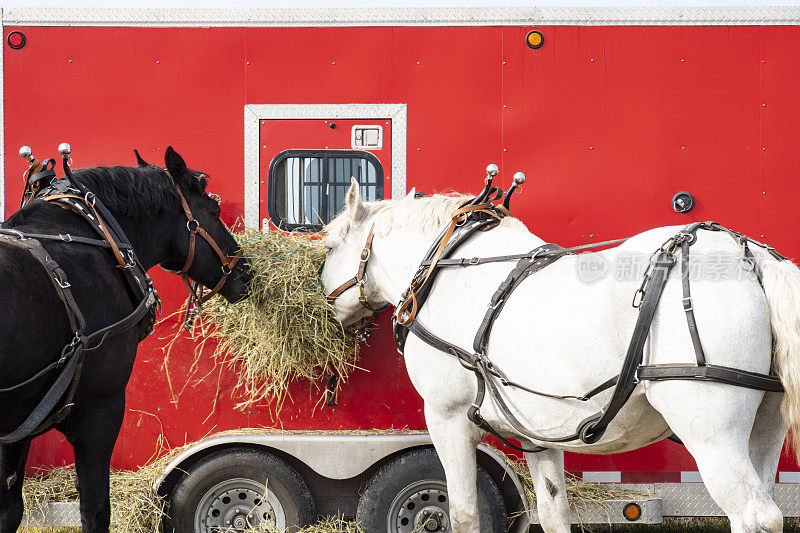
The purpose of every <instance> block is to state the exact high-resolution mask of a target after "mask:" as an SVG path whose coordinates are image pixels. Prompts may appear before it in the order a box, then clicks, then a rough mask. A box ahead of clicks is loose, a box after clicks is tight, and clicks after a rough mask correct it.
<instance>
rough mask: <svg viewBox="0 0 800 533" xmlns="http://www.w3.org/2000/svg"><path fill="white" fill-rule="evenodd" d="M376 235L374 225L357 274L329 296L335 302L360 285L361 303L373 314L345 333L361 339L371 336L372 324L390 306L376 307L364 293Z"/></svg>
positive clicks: (359, 297) (330, 300) (360, 258)
mask: <svg viewBox="0 0 800 533" xmlns="http://www.w3.org/2000/svg"><path fill="white" fill-rule="evenodd" d="M374 237H375V226H374V225H373V226H372V227H371V228H370V230H369V235H367V241H366V243H365V244H364V248H363V249H362V250H361V256H360V257H359V261H358V271H357V272H356V275H355V276H353V277H352V278H350V279H348V280H347V281H345V282H344V283H342V284H341V285H339V286H338V287H336V288H335V289H334V290H333V291H332V292H331V293H330V294H329V295H328V296H327V298H328V302H330V303H333V302H334V300H336V298H338V297H339V296H341V295H342V294H343V293H344V292H345V291H347V290H348V289H351V288H353V287H358V293H359V294H358V302H359V303H360V304H361V306H362V307H364V308H365V309H367V310H369V311H370V312H371V313H372V314H371V315H370V316H368V317H366V318H364V319H363V320H360V321H359V322H358V323H357V324H358V327H357V328H345V333H347V334H348V335H351V336H353V337H355V338H356V339H357V340H359V341H365V340H367V339H368V338H369V336H370V334H371V333H372V324H373V323H374V322H375V320H376V319H377V318H378V315H380V314H381V313H382V312H383V311H384V310H385V309H386V307H388V306H385V307H381V308H379V309H375V307H373V306H372V304H371V303H369V299H368V298H367V295H366V294H365V293H364V284H365V283H366V278H367V262H368V261H369V258H370V257H371V256H372V240H373V238H374Z"/></svg>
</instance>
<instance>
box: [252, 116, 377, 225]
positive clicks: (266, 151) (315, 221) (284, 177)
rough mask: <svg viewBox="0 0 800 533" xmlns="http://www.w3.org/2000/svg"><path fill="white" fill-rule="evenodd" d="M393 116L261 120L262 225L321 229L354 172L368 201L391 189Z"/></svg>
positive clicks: (335, 211) (337, 208)
mask: <svg viewBox="0 0 800 533" xmlns="http://www.w3.org/2000/svg"><path fill="white" fill-rule="evenodd" d="M391 127H392V124H391V120H376V119H364V120H360V119H344V120H341V119H336V118H330V119H265V120H261V121H260V124H259V182H260V184H259V202H260V206H259V207H260V209H259V211H260V213H261V226H262V229H264V230H267V229H268V227H269V228H273V229H274V228H280V229H282V230H288V231H320V230H321V229H322V227H323V226H324V225H325V224H327V223H328V222H329V221H330V220H331V219H332V218H333V217H334V216H336V214H338V213H339V212H340V211H341V210H342V208H343V207H344V198H345V194H346V192H347V189H348V188H349V187H350V180H351V178H355V179H356V180H357V181H358V183H359V185H360V189H361V197H362V199H363V200H364V201H375V200H382V199H383V198H389V197H390V191H391V179H392V177H391V168H392V165H391V138H392V136H391Z"/></svg>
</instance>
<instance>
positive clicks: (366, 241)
mask: <svg viewBox="0 0 800 533" xmlns="http://www.w3.org/2000/svg"><path fill="white" fill-rule="evenodd" d="M371 219H372V212H371V208H370V206H369V205H368V204H365V203H364V201H363V200H362V199H361V191H360V190H359V186H358V182H357V181H356V180H355V179H352V180H351V184H350V188H349V189H348V190H347V195H346V196H345V209H344V210H343V211H342V212H341V213H340V214H339V215H337V216H336V218H334V219H333V220H332V221H331V222H330V224H328V225H327V226H326V227H325V232H326V234H327V235H326V237H325V256H326V257H325V265H324V266H323V268H322V276H321V277H322V285H323V287H324V288H325V293H326V294H327V295H328V299H329V300H330V301H331V302H332V303H333V307H334V311H335V313H336V316H337V317H338V318H339V320H340V321H341V322H342V324H343V325H345V326H349V325H351V324H354V323H356V322H358V321H360V320H364V319H366V318H368V317H370V315H374V314H375V313H376V310H379V309H381V307H384V306H386V305H388V304H389V302H388V301H383V300H381V299H380V297H379V296H378V295H377V294H376V293H377V291H376V290H375V284H374V280H372V279H371V276H370V275H368V273H367V269H368V268H369V267H370V258H371V256H372V237H373V231H374V230H373V221H372V220H371ZM372 271H374V268H371V269H370V272H372ZM354 274H355V275H354Z"/></svg>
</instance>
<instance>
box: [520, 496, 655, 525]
mask: <svg viewBox="0 0 800 533" xmlns="http://www.w3.org/2000/svg"><path fill="white" fill-rule="evenodd" d="M629 503H635V504H637V505H638V506H639V507H640V508H641V510H642V514H641V518H639V520H636V523H637V524H660V523H661V522H662V521H663V515H662V511H661V500H659V499H658V498H648V499H642V500H606V501H605V502H604V503H596V502H589V503H581V504H577V505H571V506H570V518H571V520H572V523H573V524H630V523H631V521H630V520H628V519H627V518H625V515H623V513H622V511H623V509H624V508H625V506H626V505H627V504H629ZM531 523H533V524H538V523H539V514H538V513H537V512H536V511H534V512H533V516H532V521H531Z"/></svg>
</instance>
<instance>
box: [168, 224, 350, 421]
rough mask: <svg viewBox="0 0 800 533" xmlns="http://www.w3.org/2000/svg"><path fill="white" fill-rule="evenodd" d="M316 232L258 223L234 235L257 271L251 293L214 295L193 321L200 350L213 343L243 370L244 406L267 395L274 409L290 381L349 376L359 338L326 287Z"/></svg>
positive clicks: (231, 363)
mask: <svg viewBox="0 0 800 533" xmlns="http://www.w3.org/2000/svg"><path fill="white" fill-rule="evenodd" d="M319 237H320V236H319V235H307V234H304V235H286V234H280V233H276V232H270V233H266V234H262V233H261V232H260V231H258V230H253V229H247V230H245V231H244V232H242V233H239V234H237V235H236V238H237V240H238V241H239V243H240V245H241V247H242V249H243V250H244V256H245V257H246V258H247V260H248V261H249V262H250V267H251V269H252V273H253V281H252V283H251V289H250V291H251V292H250V297H249V298H247V299H246V300H243V301H241V302H239V303H236V304H229V303H227V302H226V301H225V300H224V299H223V298H222V297H219V296H217V297H214V298H212V299H211V300H210V301H209V302H207V303H206V304H205V305H204V306H203V312H202V314H201V315H200V317H199V318H198V320H197V321H196V322H195V324H194V326H193V329H192V332H191V335H192V338H194V339H196V340H198V341H199V344H198V348H197V351H196V355H197V356H198V357H199V356H200V355H201V354H202V352H203V348H204V347H205V343H206V342H207V341H209V340H212V341H216V343H212V344H215V349H214V354H213V355H214V357H215V358H216V360H217V361H219V362H221V363H222V364H224V365H227V366H229V367H230V368H232V369H233V370H234V371H235V373H236V374H237V375H238V376H239V385H238V389H239V390H238V392H239V393H240V395H241V397H242V400H241V401H240V403H239V404H238V405H237V408H239V409H245V408H247V407H250V406H251V405H253V404H257V403H260V402H265V401H266V402H269V403H271V404H272V405H273V407H275V408H276V410H277V409H279V407H280V404H281V402H282V401H283V399H284V398H285V397H286V394H287V392H288V388H289V384H290V383H291V382H292V381H295V380H298V379H302V380H307V381H309V382H312V383H314V384H315V385H318V384H319V382H320V380H321V379H323V378H325V377H327V376H328V375H331V374H335V375H338V376H339V377H340V378H342V379H345V378H346V377H347V375H348V373H349V371H350V370H351V369H352V368H354V364H355V360H356V356H357V348H358V346H357V343H356V342H355V341H354V340H353V339H352V338H351V337H348V336H347V335H345V333H344V330H343V328H342V326H341V324H340V323H339V322H338V321H337V320H336V319H335V318H334V315H333V312H332V307H331V305H330V304H329V303H328V301H327V300H326V298H325V294H324V293H323V290H322V284H321V282H320V278H319V273H320V270H321V269H322V264H323V262H324V260H325V249H324V247H323V246H322V243H321V240H320V238H319ZM176 338H177V337H175V338H173V340H172V342H174V341H175V339H176ZM170 347H171V343H170V344H169V345H168V347H167V353H168V351H169V348H170Z"/></svg>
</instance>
